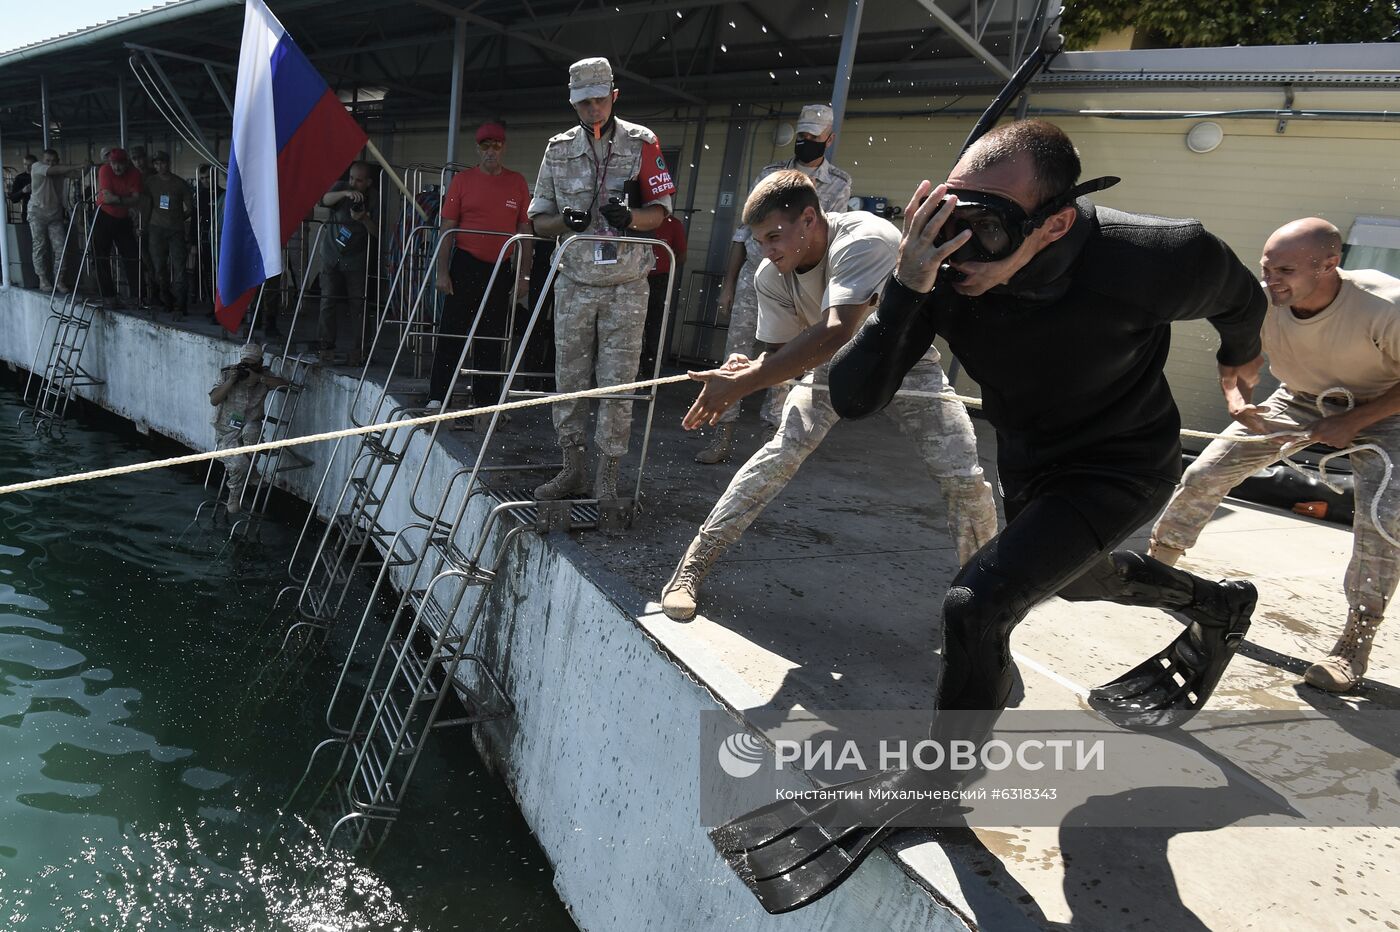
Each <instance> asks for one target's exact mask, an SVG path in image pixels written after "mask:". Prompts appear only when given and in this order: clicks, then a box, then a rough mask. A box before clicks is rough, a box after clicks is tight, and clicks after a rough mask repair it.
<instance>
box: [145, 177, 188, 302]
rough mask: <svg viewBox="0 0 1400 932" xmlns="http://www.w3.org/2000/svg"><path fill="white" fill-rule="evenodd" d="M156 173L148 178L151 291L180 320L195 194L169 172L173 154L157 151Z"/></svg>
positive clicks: (184, 299) (148, 236) (185, 300)
mask: <svg viewBox="0 0 1400 932" xmlns="http://www.w3.org/2000/svg"><path fill="white" fill-rule="evenodd" d="M151 162H152V165H153V167H154V168H155V174H154V175H153V176H151V177H150V178H147V179H146V185H145V186H146V198H147V200H148V201H149V203H150V219H149V221H148V222H147V224H146V229H147V231H148V232H147V238H148V246H149V250H150V254H151V265H152V266H153V267H154V274H153V275H152V278H151V283H152V286H153V287H152V293H153V294H155V295H156V296H157V297H158V298H159V299H160V302H161V304H162V305H164V307H165V309H166V310H167V311H169V312H171V313H172V314H174V315H175V318H176V319H177V320H179V319H182V318H184V316H185V309H186V306H187V304H188V301H189V294H188V291H187V289H186V283H185V267H186V265H188V262H189V243H188V240H186V238H185V228H186V226H187V225H188V223H189V220H190V215H191V214H192V213H193V212H194V195H193V193H191V191H190V186H189V184H188V183H187V182H186V181H185V179H183V178H181V177H179V176H178V175H175V174H172V173H171V171H170V154H169V153H168V152H157V153H156V154H155V156H154V157H153V158H152V159H151Z"/></svg>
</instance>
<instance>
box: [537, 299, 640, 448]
mask: <svg viewBox="0 0 1400 932" xmlns="http://www.w3.org/2000/svg"><path fill="white" fill-rule="evenodd" d="M647 294H648V289H647V281H646V278H644V277H643V278H639V279H637V280H636V281H630V282H622V283H621V284H618V285H585V284H583V283H581V282H576V281H573V280H572V279H569V278H566V277H564V276H563V275H560V276H559V277H558V279H557V280H556V281H555V285H554V356H555V359H554V374H555V380H556V381H557V383H558V387H559V391H561V392H578V391H584V390H586V389H590V388H593V387H594V386H595V385H598V386H602V385H617V384H620V383H623V382H635V381H636V380H637V364H638V362H639V361H640V360H641V356H642V329H643V328H644V327H645V326H646V317H647ZM595 379H596V381H595ZM553 407H554V431H555V433H556V434H558V436H559V445H560V446H561V447H572V446H583V443H584V435H585V433H586V431H587V429H588V399H587V398H580V399H577V400H575V401H562V402H560V403H558V404H556V405H554V406H553ZM631 432H632V402H630V401H600V402H598V429H597V431H596V432H595V434H594V437H595V439H596V440H597V442H598V451H599V452H600V453H604V454H606V455H608V456H622V455H624V454H625V453H626V452H627V441H628V439H629V437H630V435H631Z"/></svg>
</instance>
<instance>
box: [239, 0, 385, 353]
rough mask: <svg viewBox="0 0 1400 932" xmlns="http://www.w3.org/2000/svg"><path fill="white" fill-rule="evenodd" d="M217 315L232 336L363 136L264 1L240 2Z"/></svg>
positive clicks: (359, 146)
mask: <svg viewBox="0 0 1400 932" xmlns="http://www.w3.org/2000/svg"><path fill="white" fill-rule="evenodd" d="M236 94H237V96H236V97H235V98H234V103H233V143H232V145H231V146H230V151H229V159H228V192H227V194H226V195H225V207H224V223H223V239H222V240H221V241H220V242H219V271H218V279H217V283H216V284H217V288H216V291H215V295H214V314H215V316H216V317H218V319H219V323H221V324H223V325H224V327H225V329H227V330H229V331H231V332H236V331H237V330H238V327H239V324H241V323H242V322H243V315H244V313H246V312H247V310H248V304H249V302H251V301H252V299H253V295H254V294H255V293H256V291H257V288H258V286H259V285H261V284H262V283H263V282H265V281H267V280H268V279H269V278H271V277H272V276H274V275H278V274H280V273H281V272H282V247H283V246H284V245H285V244H286V242H287V240H288V239H289V238H290V237H291V235H292V233H293V232H294V231H295V230H296V228H297V225H298V224H299V223H301V220H302V218H303V217H305V216H306V215H307V213H308V212H309V211H310V210H311V208H312V207H314V206H315V205H316V202H317V201H318V200H320V198H321V196H322V195H323V194H325V193H326V191H328V190H330V187H331V185H332V184H334V183H335V181H336V179H338V178H339V177H340V175H341V173H342V172H343V171H345V168H346V166H348V165H349V164H350V163H351V162H352V161H353V160H354V159H355V157H356V156H357V155H358V154H359V153H360V150H361V149H363V148H364V146H365V143H366V142H368V137H367V136H366V135H365V133H364V130H362V129H360V126H359V124H358V123H356V122H355V120H354V119H353V118H352V117H351V116H350V114H349V113H347V112H346V110H345V106H344V105H343V104H342V103H341V102H340V100H339V99H337V98H336V96H335V94H334V93H332V91H331V89H330V88H329V87H327V86H326V82H325V80H324V79H323V78H322V77H321V75H320V74H319V73H318V72H317V71H316V69H315V68H313V67H312V66H311V62H309V61H307V60H306V56H305V55H303V54H302V53H301V49H299V48H297V46H296V43H295V42H293V41H292V37H291V36H289V35H288V34H287V30H286V29H284V28H282V24H281V23H279V22H278V21H277V17H275V16H273V15H272V12H271V11H270V10H268V8H267V6H266V5H264V4H263V2H262V0H247V9H246V11H245V13H244V17H243V46H242V48H241V49H240V50H239V53H238V89H237V92H236Z"/></svg>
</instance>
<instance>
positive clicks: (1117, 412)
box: [830, 199, 1266, 709]
mask: <svg viewBox="0 0 1400 932" xmlns="http://www.w3.org/2000/svg"><path fill="white" fill-rule="evenodd" d="M1077 206H1078V210H1079V216H1078V217H1077V219H1076V222H1075V224H1074V226H1073V227H1072V228H1071V230H1070V233H1069V234H1068V235H1066V236H1065V237H1064V238H1063V239H1061V240H1059V241H1057V242H1056V243H1053V244H1051V246H1049V247H1047V248H1046V249H1045V250H1043V251H1042V252H1040V253H1039V254H1037V255H1036V256H1035V258H1034V259H1032V260H1031V262H1030V263H1029V264H1028V265H1027V266H1026V267H1025V268H1024V269H1022V270H1021V272H1019V273H1018V274H1017V276H1016V277H1015V278H1014V279H1013V280H1012V282H1011V283H1010V285H1007V286H1003V287H1000V288H997V289H993V290H992V291H991V292H988V293H987V294H985V295H981V296H978V297H966V296H962V295H959V294H957V293H956V292H955V291H953V290H952V289H951V288H948V287H945V286H942V285H938V286H936V287H935V288H934V290H933V291H932V292H931V293H930V294H928V295H922V294H918V293H916V292H912V291H910V290H908V289H906V288H904V287H902V286H901V285H900V284H899V283H898V282H897V281H892V282H891V283H890V286H889V287H888V289H887V290H886V292H885V295H884V298H883V300H882V301H881V303H880V308H879V310H878V311H877V312H876V313H875V314H873V315H871V317H870V319H869V320H867V321H866V323H865V325H864V326H863V327H862V328H861V330H860V332H859V333H858V334H857V336H856V337H855V339H854V340H852V341H851V343H849V344H848V345H847V346H846V347H844V348H843V349H842V350H841V351H840V352H839V353H838V354H837V356H836V359H835V361H834V362H833V364H832V367H831V383H830V384H831V400H832V404H833V406H834V407H835V408H836V411H837V412H838V413H839V414H840V415H841V416H842V417H851V418H857V417H864V416H866V415H869V414H873V413H874V412H876V411H878V410H880V409H881V408H883V407H884V406H885V405H886V404H888V403H889V401H890V399H891V398H892V397H893V396H894V393H895V391H896V390H897V389H898V388H899V384H900V382H901V380H902V379H903V378H904V375H905V373H906V372H908V370H909V369H910V367H911V366H913V364H914V362H915V361H917V360H918V359H919V357H920V356H921V355H922V354H923V353H924V352H925V351H926V350H927V349H928V347H929V345H930V344H931V343H932V342H933V338H934V336H935V335H941V336H943V337H944V338H945V339H947V341H948V343H949V345H950V347H951V348H952V351H953V353H954V355H956V356H957V358H958V360H959V361H960V362H961V363H962V365H963V366H964V368H966V370H967V372H968V374H969V375H971V376H972V377H973V378H974V379H976V380H977V382H978V384H979V385H980V386H981V389H982V397H983V399H984V402H983V404H984V407H983V410H984V412H985V414H986V416H987V419H988V420H989V421H990V422H991V423H992V426H993V427H995V428H996V433H997V455H998V473H999V478H1000V484H1001V487H1002V493H1003V496H1004V499H1005V508H1006V518H1007V526H1006V528H1005V530H1003V531H1002V532H1001V533H1000V534H999V535H997V537H996V538H994V539H993V540H992V541H991V542H990V543H989V544H987V546H985V547H984V548H983V549H982V550H981V551H980V552H979V553H978V554H977V556H976V557H974V558H973V560H972V561H971V562H970V563H969V564H968V565H967V566H965V567H964V568H963V569H962V571H961V572H959V574H958V575H957V577H956V578H955V579H954V580H953V583H952V586H951V588H950V589H949V592H948V595H947V597H946V598H945V600H944V606H943V617H944V625H943V627H944V644H945V647H944V671H945V672H944V676H943V679H942V683H941V685H940V688H939V706H940V708H947V709H953V708H958V709H998V708H1002V707H1004V706H1005V704H1006V701H1007V697H1008V695H1009V693H1010V690H1011V686H1012V670H1013V667H1012V664H1011V658H1010V635H1011V629H1012V628H1013V627H1014V626H1015V624H1016V623H1017V622H1019V621H1020V620H1021V618H1022V617H1024V616H1025V614H1026V612H1028V611H1029V610H1030V609H1031V608H1032V607H1033V606H1034V605H1035V604H1036V603H1038V602H1040V601H1042V600H1043V599H1045V598H1047V597H1049V596H1051V595H1054V594H1057V593H1058V594H1059V595H1061V596H1063V597H1065V598H1067V599H1075V600H1078V599H1107V600H1110V601H1114V602H1120V603H1124V604H1129V605H1152V606H1158V607H1162V608H1187V607H1188V606H1189V605H1191V604H1194V603H1195V602H1196V601H1198V600H1199V599H1202V598H1209V597H1210V593H1209V591H1208V588H1206V587H1211V586H1213V585H1214V584H1211V583H1205V582H1203V581H1201V580H1198V579H1195V578H1194V577H1191V576H1190V575H1189V574H1186V573H1184V572H1181V571H1179V570H1175V569H1171V568H1168V567H1165V566H1163V565H1161V564H1159V563H1157V562H1156V561H1144V560H1139V561H1135V562H1133V563H1132V568H1129V569H1125V568H1124V566H1123V565H1122V563H1121V561H1120V562H1119V563H1117V565H1115V562H1114V561H1110V560H1109V559H1108V555H1109V554H1110V552H1111V551H1112V550H1113V549H1114V548H1115V547H1116V546H1117V545H1119V544H1120V543H1122V541H1123V540H1125V539H1126V538H1127V537H1128V536H1129V535H1130V534H1132V533H1133V532H1134V531H1135V530H1137V529H1138V528H1139V527H1141V526H1142V525H1143V524H1145V523H1146V522H1147V521H1149V520H1150V519H1151V518H1152V517H1153V516H1154V515H1156V513H1157V512H1158V511H1159V510H1160V509H1161V508H1162V506H1163V505H1165V504H1166V501H1167V498H1168V497H1169V496H1170V494H1171V491H1172V488H1173V486H1174V484H1175V483H1176V481H1177V479H1178V478H1179V477H1180V475H1181V447H1180V436H1179V430H1180V416H1179V415H1178V413H1177V410H1176V404H1175V402H1173V400H1172V396H1171V392H1170V390H1169V388H1168V386H1167V381H1166V377H1165V376H1164V375H1163V372H1162V367H1163V365H1164V364H1165V363H1166V360H1167V352H1168V349H1169V348H1170V343H1171V327H1170V324H1171V322H1172V321H1174V320H1191V319H1199V318H1207V319H1209V320H1210V322H1211V323H1212V325H1214V327H1215V328H1216V330H1218V331H1219V333H1220V339H1221V347H1220V351H1219V353H1218V354H1217V359H1218V361H1219V362H1220V363H1222V364H1225V365H1240V364H1243V363H1245V362H1249V361H1250V360H1252V359H1254V358H1255V357H1257V356H1258V355H1259V352H1260V343H1259V328H1260V324H1261V322H1262V320H1263V317H1264V312H1265V309H1266V302H1265V300H1264V297H1263V293H1262V291H1261V290H1260V288H1259V285H1258V282H1257V281H1256V279H1255V277H1254V275H1253V274H1252V273H1251V272H1250V271H1249V270H1248V269H1246V268H1245V266H1244V265H1243V264H1241V263H1240V261H1239V260H1238V259H1237V258H1235V256H1234V254H1233V253H1232V252H1231V251H1230V249H1229V247H1227V246H1226V245H1225V244H1224V243H1222V242H1221V241H1220V240H1219V239H1217V238H1216V237H1214V236H1212V235H1211V234H1209V233H1207V232H1206V231H1205V230H1203V229H1202V228H1201V225H1200V224H1199V223H1197V222H1195V221H1189V220H1163V219H1159V218H1155V217H1147V216H1142V215H1137V214H1128V213H1123V212H1121V211H1116V210H1109V209H1107V208H1095V207H1094V206H1093V205H1092V204H1090V203H1089V202H1088V201H1086V200H1082V199H1081V200H1080V201H1079V202H1078V205H1077ZM1125 574H1126V575H1125Z"/></svg>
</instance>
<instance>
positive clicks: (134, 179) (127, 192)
mask: <svg viewBox="0 0 1400 932" xmlns="http://www.w3.org/2000/svg"><path fill="white" fill-rule="evenodd" d="M141 190H142V185H141V172H140V171H139V170H138V169H137V168H136V166H135V165H128V166H127V167H126V171H125V172H123V173H122V174H120V175H118V174H117V173H116V172H114V171H112V166H111V165H110V164H107V163H104V164H103V165H102V167H101V168H99V169H98V170H97V191H98V194H97V202H98V203H99V204H101V205H102V211H103V212H104V213H107V214H110V215H111V216H113V217H116V218H117V219H119V220H121V219H125V218H126V217H127V215H128V214H129V213H130V212H131V209H130V208H128V207H122V206H120V205H118V204H106V203H103V200H104V199H103V197H102V192H103V191H111V192H112V193H113V194H115V195H116V196H117V197H131V196H132V195H133V194H140V193H141Z"/></svg>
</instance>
